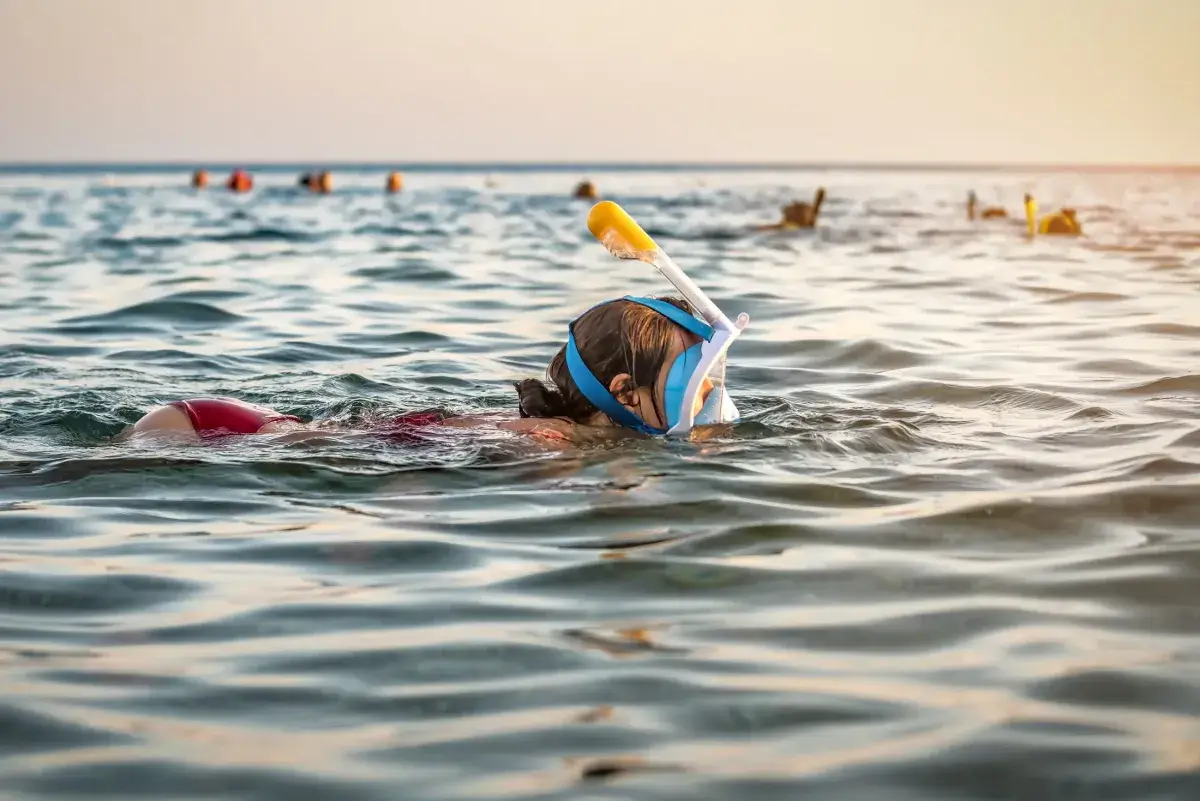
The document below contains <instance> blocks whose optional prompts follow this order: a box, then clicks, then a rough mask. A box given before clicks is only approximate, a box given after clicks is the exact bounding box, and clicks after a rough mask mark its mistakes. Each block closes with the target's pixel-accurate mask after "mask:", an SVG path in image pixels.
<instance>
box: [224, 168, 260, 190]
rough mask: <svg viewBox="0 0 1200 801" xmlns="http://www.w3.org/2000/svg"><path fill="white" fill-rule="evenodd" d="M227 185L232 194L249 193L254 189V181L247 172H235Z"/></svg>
mask: <svg viewBox="0 0 1200 801" xmlns="http://www.w3.org/2000/svg"><path fill="white" fill-rule="evenodd" d="M225 185H226V186H227V187H229V190H230V191H231V192H249V191H250V190H251V189H253V188H254V179H252V178H251V177H250V173H248V172H246V171H245V170H234V171H233V173H232V174H231V175H230V176H229V180H228V181H227V182H226V183H225Z"/></svg>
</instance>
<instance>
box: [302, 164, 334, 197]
mask: <svg viewBox="0 0 1200 801" xmlns="http://www.w3.org/2000/svg"><path fill="white" fill-rule="evenodd" d="M296 185H297V186H303V187H304V188H305V189H307V190H308V191H310V192H316V193H317V194H319V195H328V194H329V193H330V192H332V191H333V175H331V174H330V172H329V171H328V170H323V171H321V172H306V173H304V174H303V175H301V176H300V179H299V180H298V181H296Z"/></svg>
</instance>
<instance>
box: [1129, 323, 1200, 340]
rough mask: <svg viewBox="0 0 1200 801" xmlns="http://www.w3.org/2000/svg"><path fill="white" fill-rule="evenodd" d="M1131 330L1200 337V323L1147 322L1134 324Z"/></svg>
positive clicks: (1173, 335) (1192, 337) (1171, 335)
mask: <svg viewBox="0 0 1200 801" xmlns="http://www.w3.org/2000/svg"><path fill="white" fill-rule="evenodd" d="M1131 330H1133V331H1137V332H1139V333H1143V334H1160V335H1162V336H1168V337H1187V338H1189V339H1197V338H1200V325H1187V324H1185V323H1146V324H1144V325H1138V326H1134V327H1133V328H1132V329H1131Z"/></svg>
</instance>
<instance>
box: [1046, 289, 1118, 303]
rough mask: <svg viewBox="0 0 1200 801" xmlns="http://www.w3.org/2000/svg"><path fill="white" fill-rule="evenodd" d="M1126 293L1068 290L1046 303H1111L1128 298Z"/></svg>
mask: <svg viewBox="0 0 1200 801" xmlns="http://www.w3.org/2000/svg"><path fill="white" fill-rule="evenodd" d="M1129 299H1130V297H1129V296H1128V295H1122V294H1120V293H1118V292H1069V293H1067V294H1066V295H1063V296H1061V297H1057V298H1052V299H1050V300H1048V301H1046V303H1051V304H1057V303H1111V302H1113V301H1117V300H1129Z"/></svg>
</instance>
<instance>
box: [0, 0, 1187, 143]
mask: <svg viewBox="0 0 1200 801" xmlns="http://www.w3.org/2000/svg"><path fill="white" fill-rule="evenodd" d="M1198 36H1200V2H1198V1H1197V0H1045V1H1044V2H1043V1H1042V0H1002V1H1001V0H820V1H819V2H812V1H810V0H738V2H731V1H730V0H610V2H592V3H588V2H582V0H503V1H502V0H423V1H421V2H418V1H417V0H337V1H336V2H332V1H326V2H315V1H314V0H207V1H206V2H192V1H191V0H106V1H105V2H87V1H86V0H0V162H12V161H31V160H36V161H54V160H87V161H106V160H119V161H161V160H184V161H189V160H191V161H200V160H223V161H237V160H245V161H295V160H302V161H312V160H340V161H372V160H385V161H405V162H411V161H422V160H434V161H458V160H470V161H794V162H819V161H853V162H863V161H872V162H989V163H995V162H1000V163H1005V162H1024V163H1029V162H1055V163H1063V162H1066V163H1085V162H1086V163H1125V164H1129V163H1158V164H1163V163H1166V164H1172V163H1173V164H1183V163H1188V164H1196V163H1200V47H1197V46H1196V39H1197V37H1198Z"/></svg>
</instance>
